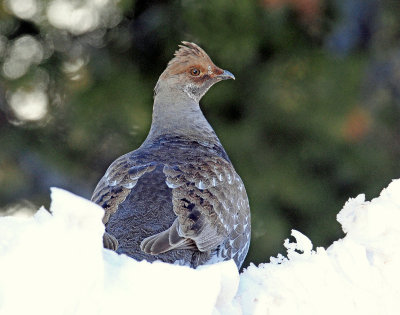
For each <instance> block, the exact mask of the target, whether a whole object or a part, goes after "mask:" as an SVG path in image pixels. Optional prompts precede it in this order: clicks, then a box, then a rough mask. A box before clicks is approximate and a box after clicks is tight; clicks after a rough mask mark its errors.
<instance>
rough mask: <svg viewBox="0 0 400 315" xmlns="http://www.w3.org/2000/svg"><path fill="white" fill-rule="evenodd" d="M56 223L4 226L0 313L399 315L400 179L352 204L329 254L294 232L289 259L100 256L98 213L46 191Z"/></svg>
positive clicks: (23, 221) (41, 216)
mask: <svg viewBox="0 0 400 315" xmlns="http://www.w3.org/2000/svg"><path fill="white" fill-rule="evenodd" d="M51 198H52V203H51V207H50V210H51V212H52V215H51V214H50V213H49V212H48V211H47V210H45V209H44V208H41V209H39V211H37V213H36V214H35V215H34V216H33V217H30V218H26V217H2V218H0V314H52V315H53V314H68V315H69V314H85V315H87V314H174V315H175V314H201V315H206V314H212V315H217V314H221V315H222V314H229V315H231V314H232V315H235V314H280V315H282V314H283V315H284V314H307V315H310V314H335V315H337V314H352V315H354V314H374V315H376V314H399V313H400V285H399V284H400V271H399V267H400V224H399V222H400V180H395V181H393V182H392V184H390V185H389V187H388V188H386V189H384V190H383V191H382V193H381V195H380V197H379V198H376V199H373V200H372V201H371V202H368V201H365V196H364V195H359V196H358V197H357V198H354V199H350V200H349V201H348V202H347V203H346V204H345V206H344V208H343V210H341V211H340V212H339V214H338V215H337V219H338V221H339V222H340V224H341V225H342V228H343V230H344V232H345V233H346V236H345V237H344V238H343V239H339V240H338V241H335V242H334V243H333V244H332V245H331V246H330V247H329V248H327V249H324V248H321V247H318V248H317V249H316V250H313V245H312V242H311V241H310V240H309V239H308V238H307V237H306V236H305V235H303V234H301V233H300V232H298V231H294V230H293V231H292V235H293V237H294V238H295V239H296V241H295V242H294V243H291V242H289V240H286V241H285V243H284V244H285V247H286V248H287V254H286V257H284V256H283V255H281V254H280V255H278V257H276V258H271V262H270V263H265V264H260V265H259V266H258V267H257V266H255V265H251V266H250V267H248V268H247V269H246V270H245V271H244V272H243V273H242V274H240V275H239V273H238V271H237V269H236V266H235V264H234V262H233V261H228V262H223V263H218V264H215V265H208V266H202V267H199V268H198V269H196V270H194V269H190V268H188V267H182V266H176V265H169V264H165V263H161V262H154V263H152V264H151V263H148V262H145V261H142V262H137V261H135V260H133V259H131V258H129V257H127V256H125V255H117V254H116V253H114V252H112V251H109V250H105V249H103V248H102V234H103V231H104V227H103V225H102V223H101V217H102V214H103V210H102V209H101V208H100V207H99V206H97V205H95V204H93V203H92V202H90V201H88V200H86V199H83V198H81V197H78V196H76V195H73V194H71V193H69V192H67V191H64V190H61V189H56V188H53V189H52V193H51Z"/></svg>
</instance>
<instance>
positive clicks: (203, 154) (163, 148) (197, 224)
mask: <svg viewBox="0 0 400 315" xmlns="http://www.w3.org/2000/svg"><path fill="white" fill-rule="evenodd" d="M183 43H184V44H185V46H181V48H180V49H179V51H178V52H176V53H175V58H174V59H172V61H171V62H170V63H169V64H168V67H167V70H168V69H169V67H171V65H172V66H173V69H172V72H174V71H175V70H176V69H177V68H179V69H181V70H182V69H185V66H184V65H183V64H186V68H188V67H191V66H192V64H199V63H201V62H204V63H205V64H204V65H203V66H207V63H208V64H209V65H213V66H214V67H215V68H217V67H216V66H215V65H214V64H212V61H211V60H210V59H209V57H208V56H207V54H206V53H205V52H204V50H202V49H201V48H200V47H198V46H197V45H195V44H193V43H187V42H183ZM198 59H201V60H200V61H201V62H200V61H199V60H198ZM180 60H181V61H182V60H186V61H187V63H184V62H182V64H179V61H180ZM177 64H179V66H178V65H177ZM174 69H175V70H174ZM218 69H219V68H218ZM167 70H166V71H165V72H164V73H163V74H162V75H161V77H160V80H163V79H162V77H163V76H165V77H166V80H168V77H169V76H173V75H171V73H170V72H168V71H167ZM222 72H223V71H222V70H221V71H220V73H222ZM184 75H186V74H185V73H183V74H181V76H184ZM182 78H183V79H182V80H183V81H185V80H187V78H186V77H182ZM189 79H190V78H189ZM196 79H198V78H196ZM175 82H176V81H174V84H176V83H175ZM215 82H218V81H215ZM215 82H213V83H215ZM213 83H212V84H213ZM190 84H198V85H199V88H202V87H201V85H200V84H201V83H198V81H194V83H193V82H192V83H190ZM212 84H211V85H212ZM211 85H210V84H209V85H208V86H205V87H204V89H205V91H206V90H207V89H208V88H209V86H211ZM183 89H184V87H182V90H183ZM174 93H178V94H179V93H180V92H179V90H178V92H176V91H175V92H174ZM204 93H205V92H204ZM182 95H184V94H182ZM162 96H163V95H161V97H162ZM158 97H159V96H158ZM168 97H169V96H168ZM168 97H166V98H164V99H163V98H160V99H161V101H159V100H157V98H156V99H155V105H154V112H153V124H152V129H151V131H150V133H149V136H148V138H147V139H146V141H145V142H144V143H143V145H142V146H141V147H140V148H139V149H137V150H135V151H132V152H130V153H128V154H125V155H123V156H121V157H120V158H118V159H117V160H115V161H114V162H113V163H112V164H111V165H110V167H109V168H108V170H107V171H106V173H105V175H104V176H103V178H102V179H101V180H100V182H99V183H98V185H97V187H96V189H95V191H94V193H93V196H92V200H93V201H94V202H96V203H97V204H99V205H101V206H102V207H103V208H104V209H105V214H104V218H103V223H104V224H105V225H106V233H105V236H104V245H105V247H107V248H111V249H114V250H116V251H117V252H118V253H125V254H127V255H129V256H131V257H133V258H135V259H138V260H141V259H146V260H148V261H154V260H157V259H159V260H162V261H165V262H169V263H178V264H184V265H189V266H191V267H197V266H198V265H201V264H205V263H211V262H217V261H222V260H227V259H234V260H235V262H236V264H237V265H238V268H240V266H241V265H242V263H243V260H244V258H245V256H246V254H247V251H248V248H249V244H250V212H249V203H248V199H247V194H246V190H245V188H244V185H243V183H242V180H241V179H240V177H239V175H238V174H237V173H236V171H235V169H234V168H233V166H232V164H231V162H230V160H229V158H228V156H227V154H226V152H225V150H224V149H223V147H222V145H221V143H220V142H219V139H218V137H217V136H216V135H215V133H214V131H213V130H212V128H211V126H209V124H208V123H207V121H206V120H205V118H204V116H203V115H202V113H201V111H200V109H198V113H197V107H198V103H197V107H196V106H195V107H194V108H195V110H191V111H190V112H189V114H185V115H184V116H183V117H180V119H181V121H180V122H179V123H180V124H182V125H183V127H182V130H183V131H182V130H180V129H179V128H175V127H174V121H173V118H168V117H169V116H168V115H165V116H166V117H161V118H162V119H163V120H162V123H166V124H168V119H169V120H170V125H171V127H170V129H168V127H165V128H166V130H167V131H166V132H162V133H160V132H158V129H159V128H156V127H157V126H156V127H154V126H155V125H156V123H157V122H156V119H157V117H158V116H157V115H156V110H157V106H158V107H163V108H164V107H165V106H167V105H168V104H169V103H168V104H167V102H166V101H165V99H167V100H168V102H170V101H169V100H170V98H168ZM188 102H189V103H188V104H191V103H190V102H192V100H189V99H188ZM158 103H159V105H157V104H158ZM160 104H161V105H160ZM165 104H167V105H165ZM168 106H169V105H168ZM188 106H189V105H188ZM190 106H192V105H190ZM175 107H176V106H171V110H173V108H175ZM163 110H164V109H163ZM192 112H196V113H195V114H192ZM163 113H164V112H163V111H161V115H160V116H163V115H164V114H163ZM176 115H178V116H179V112H177V114H176ZM176 115H171V117H174V116H176ZM190 115H193V117H192V116H190ZM185 119H191V120H192V121H193V122H192V123H191V124H188V126H189V127H187V129H188V130H187V132H185V129H184V128H185V127H184V126H185V123H184V120H185ZM181 122H182V123H181ZM189 129H190V130H189ZM157 132H158V133H157Z"/></svg>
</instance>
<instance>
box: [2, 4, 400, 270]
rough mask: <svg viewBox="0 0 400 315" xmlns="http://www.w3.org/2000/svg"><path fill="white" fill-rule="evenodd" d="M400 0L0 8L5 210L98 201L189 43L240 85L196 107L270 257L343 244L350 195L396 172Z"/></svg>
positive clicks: (260, 258) (221, 87) (372, 191)
mask: <svg viewBox="0 0 400 315" xmlns="http://www.w3.org/2000/svg"><path fill="white" fill-rule="evenodd" d="M399 36H400V2H399V1H394V0H393V1H378V0H330V1H324V0H257V1H245V0H212V1H195V0H181V1H172V0H171V1H155V0H146V1H144V0H139V1H134V0H120V1H117V0H85V1H74V0H2V2H0V79H1V81H0V208H1V212H2V214H3V215H9V214H13V213H15V212H18V210H19V209H22V208H24V209H26V208H30V209H37V208H38V206H40V205H42V204H44V205H45V206H46V207H47V206H48V205H49V202H50V199H49V187H50V186H58V187H62V188H66V189H68V190H70V191H72V192H74V193H76V194H79V195H82V196H84V197H87V198H90V196H91V193H92V191H93V189H94V187H95V185H96V184H97V181H98V180H99V179H100V178H101V176H102V175H103V174H104V172H105V170H106V168H107V167H108V165H109V164H110V163H111V162H112V161H113V160H114V159H115V158H116V157H118V156H120V155H121V154H124V153H126V152H128V151H131V150H133V149H135V148H137V147H138V146H139V145H140V144H141V142H142V141H143V140H144V138H145V137H146V135H147V132H148V130H149V127H150V122H151V121H150V120H151V109H152V96H153V87H154V85H155V83H156V81H157V79H158V76H159V75H160V74H161V72H162V71H163V70H164V68H165V66H166V64H167V62H168V61H169V60H170V59H171V57H172V56H173V52H174V51H175V50H176V49H177V45H178V44H179V42H180V41H181V40H187V41H194V42H196V43H198V44H200V45H201V46H202V47H203V48H204V49H205V50H206V51H207V52H208V53H209V55H210V56H211V58H212V59H213V60H214V62H215V63H216V64H217V65H218V66H220V67H222V68H224V69H228V70H229V71H231V72H232V73H234V75H235V76H236V81H229V82H223V83H219V84H218V85H217V86H216V87H214V88H212V89H211V90H210V91H209V93H208V94H207V95H206V96H205V97H204V98H203V100H202V109H203V111H204V113H205V115H206V117H207V119H208V120H209V121H210V123H211V125H212V126H213V127H214V129H215V130H216V132H217V134H218V135H219V137H220V139H221V141H222V143H223V145H224V147H225V149H226V150H227V152H228V154H229V156H230V158H231V160H232V161H233V163H234V165H235V167H236V169H237V171H238V173H239V174H240V175H241V177H242V179H243V180H244V182H245V185H246V188H247V192H248V195H249V199H250V205H251V210H252V224H253V236H252V245H251V248H250V253H249V256H248V259H247V263H245V265H246V264H248V263H249V262H250V261H253V262H255V263H259V262H267V261H268V259H269V257H270V256H271V255H276V254H277V253H278V252H283V248H282V243H283V240H284V239H285V238H287V237H288V236H289V234H290V229H297V230H299V231H301V232H303V233H305V234H306V235H307V236H309V237H310V238H311V240H312V241H313V243H314V245H316V246H327V245H329V244H330V243H331V242H332V241H333V240H335V239H337V238H339V237H341V236H342V231H341V229H340V226H339V224H338V223H337V222H336V214H337V212H338V211H339V210H340V209H341V208H342V206H343V204H344V203H345V202H346V200H347V199H348V198H349V197H355V196H357V195H358V194H360V193H365V194H366V196H367V198H368V199H371V198H374V197H377V196H378V194H379V192H380V191H381V189H382V188H383V187H385V186H386V185H388V184H389V182H390V181H391V179H394V178H397V177H399V176H400V165H399V164H400V163H399V157H400V138H399V136H398V135H399V129H400V125H399V119H400V45H399V43H400V42H399Z"/></svg>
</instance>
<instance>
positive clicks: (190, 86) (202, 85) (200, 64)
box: [154, 41, 235, 102]
mask: <svg viewBox="0 0 400 315" xmlns="http://www.w3.org/2000/svg"><path fill="white" fill-rule="evenodd" d="M182 44H183V45H179V49H178V50H177V51H176V52H175V56H174V58H173V59H172V60H171V61H170V62H169V63H168V65H167V68H166V69H165V71H164V72H163V73H162V74H161V76H160V78H159V80H158V82H157V85H156V87H155V89H154V90H155V94H156V95H157V94H158V93H159V92H160V91H162V90H164V89H165V90H167V91H170V90H174V91H178V92H182V93H184V94H186V95H187V96H188V97H190V98H191V99H193V100H195V101H197V102H198V101H200V99H201V98H202V96H203V95H204V94H205V93H206V92H207V90H208V89H209V88H210V87H211V86H212V85H213V84H215V83H217V82H219V81H221V80H227V79H235V77H234V75H233V74H232V73H230V72H229V71H227V70H222V69H221V68H219V67H217V66H216V65H215V64H214V63H213V62H212V60H211V59H210V57H209V56H208V55H207V53H206V52H205V51H204V50H203V49H202V48H200V47H199V46H198V45H196V44H194V43H189V42H184V41H183V42H182Z"/></svg>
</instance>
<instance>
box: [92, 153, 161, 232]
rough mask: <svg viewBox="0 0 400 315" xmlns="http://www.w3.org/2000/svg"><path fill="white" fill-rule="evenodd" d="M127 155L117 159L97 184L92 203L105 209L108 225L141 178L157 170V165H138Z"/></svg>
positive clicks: (105, 218) (105, 219)
mask: <svg viewBox="0 0 400 315" xmlns="http://www.w3.org/2000/svg"><path fill="white" fill-rule="evenodd" d="M130 156H131V153H127V154H125V155H123V156H121V157H119V158H118V159H116V160H115V161H114V162H113V163H112V164H111V165H110V167H109V168H108V169H107V171H106V173H105V174H104V176H103V177H102V179H101V180H100V182H99V183H98V184H97V186H96V188H95V190H94V192H93V195H92V201H93V202H95V203H97V204H98V205H100V206H102V207H103V208H104V211H105V213H104V217H103V223H104V224H106V223H107V222H108V220H109V219H110V216H111V215H113V214H114V213H115V212H116V211H117V209H118V205H119V204H120V203H122V202H124V200H125V198H126V197H127V196H128V194H129V193H130V191H131V189H132V188H133V187H135V185H136V183H137V182H138V180H139V178H140V177H141V176H142V175H143V174H145V173H147V172H151V171H153V170H154V169H155V168H156V166H157V165H156V163H147V164H141V165H136V164H135V163H134V162H133V161H132V160H131V159H130Z"/></svg>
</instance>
